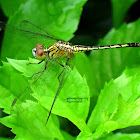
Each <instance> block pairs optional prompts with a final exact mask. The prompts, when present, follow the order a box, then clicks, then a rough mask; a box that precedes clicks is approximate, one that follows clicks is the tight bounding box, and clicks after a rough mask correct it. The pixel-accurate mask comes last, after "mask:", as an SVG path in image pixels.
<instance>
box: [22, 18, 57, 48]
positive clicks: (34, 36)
mask: <svg viewBox="0 0 140 140" xmlns="http://www.w3.org/2000/svg"><path fill="white" fill-rule="evenodd" d="M20 27H21V28H24V29H26V30H28V31H29V32H22V33H23V35H24V36H25V37H26V38H27V39H28V40H29V39H30V41H31V42H32V44H34V45H36V44H38V43H42V44H43V45H44V47H49V46H50V45H52V44H53V43H54V42H56V41H58V40H59V39H57V38H56V37H54V36H52V35H50V34H49V33H48V32H46V31H44V30H43V29H41V28H40V27H38V26H36V25H35V24H33V23H31V22H29V21H26V20H24V21H22V22H21V23H20Z"/></svg>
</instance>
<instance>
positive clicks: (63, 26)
mask: <svg viewBox="0 0 140 140" xmlns="http://www.w3.org/2000/svg"><path fill="white" fill-rule="evenodd" d="M86 2H87V1H86V0H63V1H60V0H59V1H58V0H57V1H56V0H54V1H51V0H42V1H38V0H29V1H25V0H24V1H23V0H22V1H19V0H18V1H14V2H12V3H11V1H9V0H6V1H5V0H1V1H0V4H1V8H2V10H3V12H4V14H5V15H6V16H7V17H8V23H9V24H13V25H16V26H20V22H21V21H22V20H28V21H30V22H32V23H34V24H36V25H37V26H39V27H41V28H42V29H44V30H46V31H47V32H49V33H50V34H51V35H54V36H57V37H58V38H61V39H63V40H65V41H69V40H70V39H72V38H73V37H74V33H75V32H76V30H77V29H78V24H79V22H80V18H81V15H82V10H83V6H84V5H85V4H86ZM110 2H111V4H112V15H113V27H112V29H110V31H108V33H107V34H106V35H105V37H103V38H100V39H99V38H98V40H99V41H98V44H96V45H109V44H118V43H128V42H131V43H132V42H140V33H139V30H140V19H137V20H135V21H133V22H130V23H124V18H125V16H126V14H127V12H128V10H129V8H130V7H131V6H132V5H133V4H134V3H135V2H136V0H127V2H126V0H123V1H122V0H112V1H110ZM92 18H94V16H93V17H92ZM93 28H94V27H93ZM85 29H86V27H85ZM80 39H81V40H84V42H86V40H85V39H83V38H82V37H81V38H80ZM90 39H92V37H90ZM76 40H78V37H76V36H75V37H74V38H73V39H72V42H73V43H75V42H76ZM35 41H36V42H38V41H41V39H38V40H35ZM43 41H44V40H43ZM36 42H35V43H36ZM87 42H88V41H87ZM89 42H90V41H89ZM38 43H39V42H38ZM43 43H46V45H47V42H43ZM77 43H78V42H77ZM33 47H34V46H33V45H32V43H31V42H30V41H29V40H27V39H26V38H24V37H22V36H20V35H18V34H17V33H13V32H12V31H11V32H9V31H5V35H4V39H3V43H2V48H1V60H2V62H3V65H2V66H1V68H0V79H1V80H0V107H1V108H3V109H4V110H3V112H5V113H6V114H10V113H12V115H9V116H6V117H1V119H0V122H1V123H2V124H4V125H5V126H7V127H9V128H12V130H11V131H12V132H13V133H14V134H16V136H15V139H61V140H62V139H77V140H87V139H139V137H140V134H139V133H138V132H139V131H138V130H135V131H134V132H135V133H132V132H131V133H125V134H124V133H120V132H121V131H120V132H118V133H117V132H116V133H114V131H115V130H117V129H123V128H126V127H129V126H138V125H140V98H139V97H140V67H139V65H140V61H139V60H140V48H121V49H109V50H97V51H92V52H91V53H90V54H89V55H86V54H84V53H81V54H77V55H76V62H75V67H74V69H73V70H72V71H71V72H70V73H69V77H68V79H67V80H66V81H65V84H64V86H63V88H62V90H61V92H60V95H59V97H58V99H57V101H56V103H55V105H54V108H53V110H52V115H51V117H50V119H49V122H48V124H47V125H45V122H46V118H47V116H48V112H49V110H50V107H51V104H52V102H53V98H54V96H55V93H56V90H57V88H58V85H59V81H58V79H57V77H58V75H59V73H60V72H61V70H62V69H61V68H60V67H59V66H58V65H56V64H55V63H54V62H50V64H49V66H48V68H47V71H46V72H44V73H43V75H42V76H41V77H40V80H38V81H37V82H33V81H32V79H31V78H29V77H30V76H31V75H32V74H33V73H35V72H38V71H40V69H41V68H42V67H43V66H44V63H43V64H41V65H39V66H38V65H27V64H28V63H29V62H38V61H37V60H34V59H31V58H29V60H27V59H28V57H32V56H31V49H32V48H33ZM6 57H7V59H6ZM11 58H12V59H11ZM7 60H8V62H7ZM52 65H53V66H52ZM33 80H34V79H33ZM28 83H32V84H30V85H29V89H28V90H27V91H25V94H24V96H22V97H21V98H20V99H19V100H18V102H17V103H16V105H15V106H14V107H13V109H12V112H10V107H11V104H12V101H13V100H14V98H15V97H17V95H18V93H19V92H20V91H22V89H24V88H25V87H26V85H28ZM70 97H72V98H88V100H83V101H82V102H81V103H68V102H67V98H70ZM57 115H58V116H61V117H59V119H58V116H57ZM62 117H63V118H62ZM64 118H66V119H64ZM68 120H69V121H70V122H71V123H70V122H69V121H68ZM74 125H75V126H76V127H75V126H74ZM72 130H73V131H74V132H75V133H73V132H72ZM1 131H3V130H2V129H1ZM136 132H137V133H136ZM2 136H3V135H2ZM3 137H4V136H3ZM1 139H4V138H1Z"/></svg>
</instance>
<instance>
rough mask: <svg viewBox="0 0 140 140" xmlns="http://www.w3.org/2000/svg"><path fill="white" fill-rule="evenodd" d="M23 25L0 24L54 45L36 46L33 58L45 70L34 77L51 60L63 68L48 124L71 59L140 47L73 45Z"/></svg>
mask: <svg viewBox="0 0 140 140" xmlns="http://www.w3.org/2000/svg"><path fill="white" fill-rule="evenodd" d="M22 25H23V27H25V28H22V27H18V26H14V25H11V24H6V23H4V22H0V28H1V29H3V30H5V29H7V30H14V32H17V33H20V34H21V35H23V36H25V37H27V38H31V37H32V38H34V39H36V37H39V38H42V39H44V40H47V39H49V40H51V41H52V43H51V44H50V45H48V46H46V45H44V44H43V43H41V42H38V43H37V44H35V48H33V49H32V54H33V56H34V57H35V58H37V59H38V60H40V61H39V62H38V63H37V64H40V63H42V62H43V61H45V66H44V69H43V70H42V71H40V72H38V73H35V74H34V75H37V74H39V73H43V72H44V71H45V70H46V69H47V65H48V62H49V60H50V59H51V60H53V61H55V62H56V63H57V64H58V65H60V66H61V67H62V68H63V70H62V72H61V73H60V75H59V76H58V79H59V86H58V89H57V92H56V94H55V97H54V100H53V102H52V105H51V108H50V111H49V115H48V117H47V121H46V124H47V122H48V120H49V117H50V115H51V112H52V109H53V106H54V103H55V101H56V99H57V97H58V94H59V92H60V90H61V88H62V86H63V84H64V82H65V80H66V78H67V76H68V72H67V71H68V70H67V69H68V67H72V64H71V63H70V62H71V59H72V58H74V54H75V53H80V52H86V51H91V50H99V49H110V48H121V47H140V43H126V44H117V45H105V46H84V45H72V44H71V43H69V42H65V41H63V40H61V39H56V38H55V37H53V36H52V35H50V34H49V33H47V32H45V31H43V30H42V29H41V28H40V27H38V26H36V25H34V24H33V23H31V22H29V21H26V20H24V21H22ZM26 27H27V28H26ZM32 28H33V29H35V30H36V31H34V30H32ZM40 32H41V33H40ZM32 41H33V39H32ZM33 42H34V41H33ZM59 58H66V62H65V64H62V63H61V62H60V61H59V60H58V59H59ZM31 64H34V63H31ZM34 75H33V76H34ZM38 79H39V78H38ZM38 79H37V80H38ZM22 93H23V92H21V93H20V94H19V95H18V97H17V98H15V99H14V101H13V103H12V105H11V107H13V106H14V105H15V104H16V102H17V100H18V98H19V97H20V96H21V95H22Z"/></svg>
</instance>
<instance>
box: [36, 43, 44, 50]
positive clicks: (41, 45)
mask: <svg viewBox="0 0 140 140" xmlns="http://www.w3.org/2000/svg"><path fill="white" fill-rule="evenodd" d="M35 47H36V48H37V49H43V44H42V43H38V44H37V45H36V46H35Z"/></svg>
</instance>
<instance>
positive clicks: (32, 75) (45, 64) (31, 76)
mask: <svg viewBox="0 0 140 140" xmlns="http://www.w3.org/2000/svg"><path fill="white" fill-rule="evenodd" d="M43 61H44V60H41V61H40V63H42V62H43ZM40 63H39V64H40ZM32 64H38V63H32ZM47 64H48V60H47V61H46V64H45V67H44V70H43V71H40V72H37V73H34V74H33V75H32V76H31V78H32V77H33V76H34V75H36V74H39V73H43V72H44V71H45V70H46V69H47Z"/></svg>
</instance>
